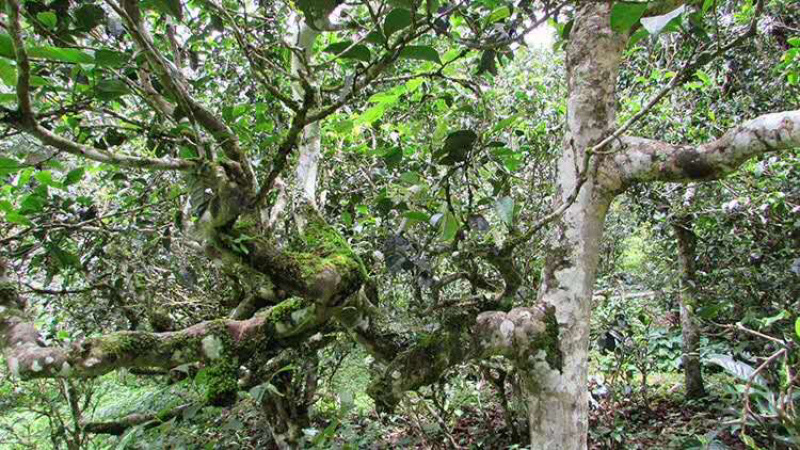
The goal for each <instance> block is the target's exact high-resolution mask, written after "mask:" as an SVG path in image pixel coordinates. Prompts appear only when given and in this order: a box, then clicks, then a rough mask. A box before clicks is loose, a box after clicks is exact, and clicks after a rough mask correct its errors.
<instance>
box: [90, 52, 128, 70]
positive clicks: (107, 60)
mask: <svg viewBox="0 0 800 450" xmlns="http://www.w3.org/2000/svg"><path fill="white" fill-rule="evenodd" d="M94 61H95V64H97V66H98V67H114V68H119V67H122V66H124V65H125V63H126V62H128V55H126V54H125V53H121V52H115V51H113V50H105V49H103V50H98V51H96V52H95V53H94Z"/></svg>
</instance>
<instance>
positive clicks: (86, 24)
mask: <svg viewBox="0 0 800 450" xmlns="http://www.w3.org/2000/svg"><path fill="white" fill-rule="evenodd" d="M74 14H75V24H76V25H77V28H78V29H79V30H80V31H91V30H92V29H94V28H95V27H97V26H98V25H100V24H102V23H103V21H104V20H105V18H106V12H105V11H104V10H103V8H101V7H100V6H98V5H93V4H91V3H87V4H85V5H81V6H80V7H78V8H77V9H76V10H75V13H74Z"/></svg>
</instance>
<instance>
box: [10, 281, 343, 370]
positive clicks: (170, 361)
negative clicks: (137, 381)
mask: <svg viewBox="0 0 800 450" xmlns="http://www.w3.org/2000/svg"><path fill="white" fill-rule="evenodd" d="M329 318H330V312H329V311H328V310H326V309H325V308H324V307H320V306H317V305H315V304H313V303H310V302H307V301H304V300H300V299H297V298H291V299H288V300H285V301H283V302H281V303H279V304H277V305H275V306H273V307H272V308H270V309H268V310H266V311H265V312H264V313H261V314H257V315H256V316H255V317H253V318H252V319H249V320H241V321H239V320H225V319H223V320H213V321H208V322H202V323H199V324H196V325H194V326H191V327H189V328H186V329H184V330H180V331H174V332H167V333H150V332H143V331H126V332H118V333H112V334H108V335H105V336H100V337H95V338H90V339H86V340H83V341H80V342H76V343H74V344H72V345H69V346H63V347H47V346H44V345H42V344H41V343H40V342H39V339H38V331H37V330H36V328H35V327H34V325H33V323H32V321H31V320H30V319H29V317H28V316H27V315H26V312H25V308H24V302H23V301H22V299H21V298H20V296H19V293H18V290H17V286H16V284H14V283H12V282H11V281H10V280H9V279H8V277H6V276H5V274H4V269H3V268H2V267H0V348H2V349H4V351H5V356H6V361H7V363H8V368H9V370H10V371H11V373H12V374H13V375H15V376H18V377H20V378H22V379H32V378H48V377H82V378H86V377H94V376H98V375H102V374H104V373H108V372H110V371H112V370H115V369H118V368H122V367H126V368H142V367H148V368H162V369H170V368H173V367H177V366H179V365H182V364H186V363H190V362H196V361H203V362H206V363H207V364H210V365H212V366H216V365H219V364H220V363H221V362H225V361H231V360H234V359H236V360H239V361H242V360H245V359H247V358H249V357H250V356H252V355H253V354H255V353H260V354H264V353H270V352H274V353H277V352H278V351H280V350H281V349H284V348H286V347H289V346H293V345H296V344H297V343H298V342H300V341H302V340H304V339H305V338H307V337H309V336H311V335H312V334H314V333H316V332H317V331H318V330H320V329H321V328H322V327H323V326H324V325H325V324H326V323H327V322H328V320H329Z"/></svg>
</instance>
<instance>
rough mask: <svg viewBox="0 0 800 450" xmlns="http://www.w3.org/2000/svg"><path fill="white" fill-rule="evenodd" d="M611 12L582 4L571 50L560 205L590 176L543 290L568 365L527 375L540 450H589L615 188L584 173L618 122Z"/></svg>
mask: <svg viewBox="0 0 800 450" xmlns="http://www.w3.org/2000/svg"><path fill="white" fill-rule="evenodd" d="M610 9H611V7H610V4H609V3H605V2H603V3H595V2H586V3H584V4H582V5H580V6H579V7H578V10H577V11H576V17H575V25H574V26H573V29H572V32H571V36H570V42H569V45H568V47H567V77H568V80H567V81H568V87H569V100H568V103H567V127H568V128H567V134H566V136H565V138H564V150H563V152H562V155H561V158H560V160H559V163H558V171H559V178H558V182H557V183H558V184H557V189H558V190H557V192H558V193H559V195H557V197H556V198H555V199H554V202H555V205H554V207H555V208H557V207H558V206H560V205H562V204H563V202H567V201H568V197H569V196H570V194H571V193H572V192H573V191H574V189H575V186H576V185H577V184H578V183H579V180H580V177H581V176H586V177H588V178H587V180H586V182H585V184H584V185H583V186H582V187H581V190H580V192H579V195H578V197H577V199H576V200H575V202H574V203H573V204H572V205H571V206H570V207H569V208H568V209H567V210H566V211H565V213H564V214H563V215H562V216H561V218H560V219H559V220H557V221H556V222H555V223H554V226H553V230H552V232H551V235H550V241H549V243H548V249H547V250H548V253H547V258H546V260H545V269H544V276H543V280H542V285H541V287H540V290H539V301H541V302H543V303H544V304H545V305H550V306H553V307H554V308H555V314H556V318H557V320H558V325H559V345H560V349H561V353H562V354H563V362H562V365H561V367H552V366H551V365H549V364H546V363H543V362H542V361H537V362H534V364H533V365H532V367H530V368H529V370H527V371H526V370H521V374H523V376H524V378H523V379H524V388H525V391H526V394H527V397H528V405H529V407H528V410H529V417H528V419H529V424H530V433H531V448H532V449H553V450H561V449H564V450H567V449H570V450H572V449H575V450H579V449H584V448H586V446H587V433H588V422H587V416H588V407H589V404H588V393H587V387H586V386H587V385H586V383H587V369H588V350H589V320H590V313H591V299H592V288H593V285H594V281H595V276H596V271H597V262H598V259H599V248H600V240H601V238H602V235H603V222H604V220H605V216H606V212H607V210H608V206H609V204H610V202H611V200H612V199H613V196H614V190H613V186H614V183H608V181H609V180H606V179H605V174H604V173H603V172H595V171H592V170H590V171H589V173H587V174H581V173H580V172H581V167H582V166H583V161H584V158H586V157H588V155H587V150H588V149H590V148H591V147H592V145H594V144H596V143H598V142H599V141H601V140H602V139H603V138H604V137H605V135H607V133H608V132H609V130H611V129H612V127H613V126H614V121H615V110H616V100H615V96H614V90H615V84H616V79H617V73H618V69H619V64H620V59H621V58H620V55H621V53H622V50H623V48H624V44H625V41H624V38H623V37H622V36H619V35H616V34H615V33H613V32H612V31H611V28H610ZM526 372H527V373H526Z"/></svg>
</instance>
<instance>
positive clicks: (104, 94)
mask: <svg viewBox="0 0 800 450" xmlns="http://www.w3.org/2000/svg"><path fill="white" fill-rule="evenodd" d="M95 91H96V92H97V97H99V98H100V99H101V100H114V99H115V98H117V97H121V96H123V95H125V94H128V93H130V90H128V85H126V84H125V83H124V82H123V81H122V80H100V82H99V83H97V86H95Z"/></svg>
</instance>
